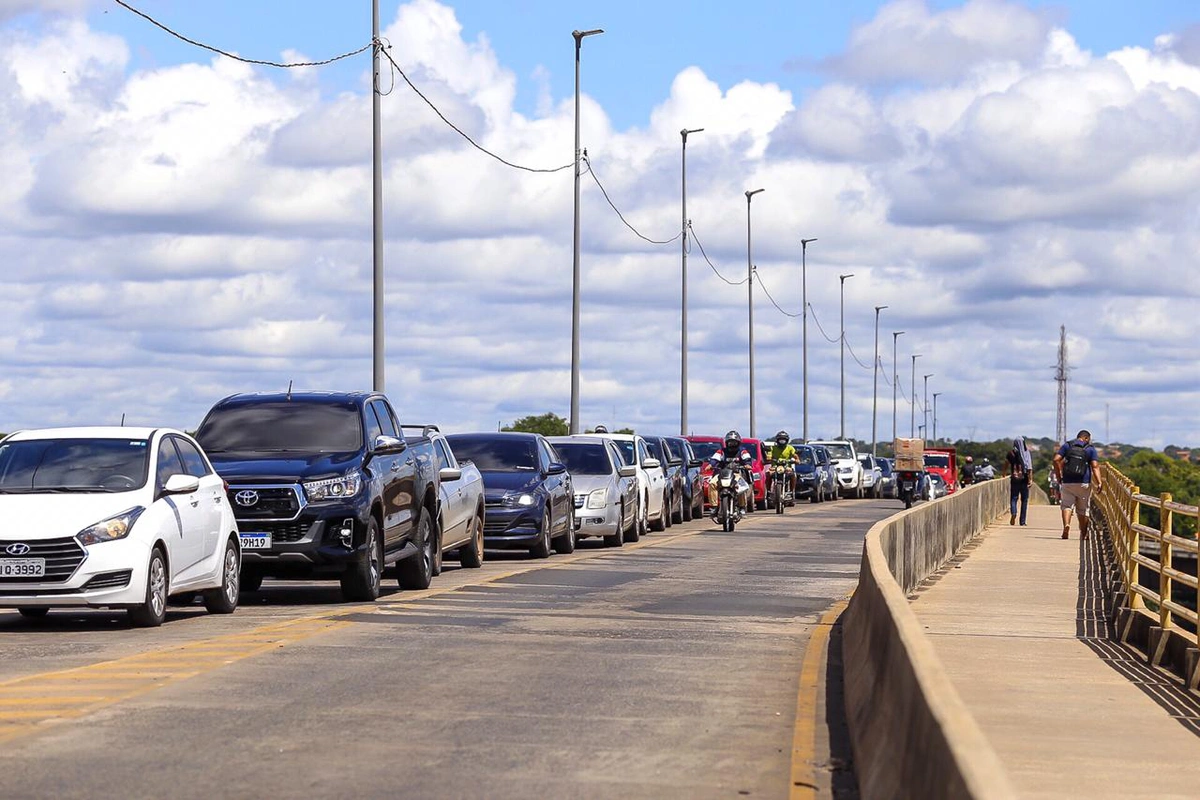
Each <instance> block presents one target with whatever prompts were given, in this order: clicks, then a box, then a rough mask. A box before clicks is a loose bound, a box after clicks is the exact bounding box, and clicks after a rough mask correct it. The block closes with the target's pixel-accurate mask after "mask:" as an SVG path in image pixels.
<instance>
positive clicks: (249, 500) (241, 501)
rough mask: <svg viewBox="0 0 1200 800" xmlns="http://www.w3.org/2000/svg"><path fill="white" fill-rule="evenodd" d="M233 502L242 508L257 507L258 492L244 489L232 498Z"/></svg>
mask: <svg viewBox="0 0 1200 800" xmlns="http://www.w3.org/2000/svg"><path fill="white" fill-rule="evenodd" d="M233 500H234V502H235V503H237V504H238V505H239V506H242V507H243V508H250V507H251V506H256V505H258V492H256V491H254V490H253V489H244V490H242V491H240V492H238V493H237V494H235V495H234V496H233Z"/></svg>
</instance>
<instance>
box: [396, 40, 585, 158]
mask: <svg viewBox="0 0 1200 800" xmlns="http://www.w3.org/2000/svg"><path fill="white" fill-rule="evenodd" d="M379 52H381V53H383V55H384V56H385V57H386V58H387V60H388V61H389V62H391V65H392V69H394V70H395V71H396V72H398V73H399V74H400V77H401V78H403V79H404V82H405V83H407V84H408V88H410V89H412V90H413V91H414V92H416V93H417V97H420V98H421V99H422V100H424V101H425V105H427V106H429V107H430V108H431V109H433V113H435V114H437V115H438V117H439V118H440V119H441V120H442V122H444V123H446V124H447V125H449V126H450V128H451V129H452V130H453V131H454V132H455V133H457V134H458V135H459V136H461V137H462V138H464V139H466V140H467V142H468V143H469V144H470V145H471V146H472V147H474V148H475V149H476V150H478V151H479V152H481V153H483V154H484V155H487V156H491V157H492V158H494V159H496V160H497V161H499V162H500V163H501V164H504V165H505V166H509V167H512V168H513V169H519V170H524V171H525V172H562V171H563V170H564V169H570V168H571V167H573V166H574V165H575V162H571V163H570V164H563V165H562V166H561V167H553V168H551V169H538V168H535V167H526V166H524V165H522V164H514V163H513V162H511V161H509V160H508V159H506V158H503V157H501V156H498V155H496V154H495V153H493V152H492V151H491V150H488V149H487V148H486V147H484V146H483V145H481V144H479V143H478V142H476V141H475V140H474V139H472V138H471V137H470V136H469V135H468V134H467V133H466V132H465V131H463V129H462V128H460V127H458V126H457V125H455V124H454V123H453V122H451V121H450V120H448V119H447V118H446V115H445V114H443V113H442V112H441V111H440V110H439V109H438V107H437V106H435V105H434V104H433V101H432V100H430V99H429V98H428V97H426V96H425V94H424V93H423V92H422V91H421V90H420V89H418V88H417V86H416V84H414V83H413V82H412V81H411V80H410V79H409V77H408V76H407V75H406V74H404V70H402V69H400V65H399V64H397V63H396V59H394V58H392V54H391V53H389V52H388V51H387V48H386V47H383V46H382V45H381V46H380V48H379Z"/></svg>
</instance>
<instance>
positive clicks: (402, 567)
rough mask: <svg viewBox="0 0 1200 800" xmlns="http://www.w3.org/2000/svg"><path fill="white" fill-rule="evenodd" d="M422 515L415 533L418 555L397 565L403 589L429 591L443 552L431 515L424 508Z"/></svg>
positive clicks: (397, 577)
mask: <svg viewBox="0 0 1200 800" xmlns="http://www.w3.org/2000/svg"><path fill="white" fill-rule="evenodd" d="M420 514H421V516H420V517H418V518H417V527H416V531H415V533H416V537H417V539H416V545H417V554H416V555H415V556H409V557H408V558H406V559H404V560H403V561H401V562H400V563H399V564H397V565H396V582H397V583H399V584H400V588H401V589H418V590H420V589H428V588H429V584H430V583H431V582H432V581H433V564H434V562H435V561H436V560H437V554H438V552H439V551H440V550H441V547H440V545H439V543H438V535H437V531H435V530H434V529H433V522H432V520H431V519H430V516H431V515H430V513H429V512H428V511H426V510H425V509H424V508H422V509H421V512H420ZM381 561H382V559H381ZM376 597H378V594H377V595H376ZM372 599H374V598H372Z"/></svg>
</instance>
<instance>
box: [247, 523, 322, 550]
mask: <svg viewBox="0 0 1200 800" xmlns="http://www.w3.org/2000/svg"><path fill="white" fill-rule="evenodd" d="M308 529H309V524H307V523H301V522H254V521H253V520H249V521H243V520H238V530H239V531H241V532H242V533H269V534H271V543H272V544H274V543H276V542H298V541H300V540H301V539H303V538H304V536H305V534H307V533H308Z"/></svg>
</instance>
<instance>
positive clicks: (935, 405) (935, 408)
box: [933, 392, 945, 447]
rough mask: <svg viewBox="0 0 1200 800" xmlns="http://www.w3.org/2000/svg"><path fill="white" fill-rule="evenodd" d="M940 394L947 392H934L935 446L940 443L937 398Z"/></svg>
mask: <svg viewBox="0 0 1200 800" xmlns="http://www.w3.org/2000/svg"><path fill="white" fill-rule="evenodd" d="M939 394H945V393H944V392H934V393H933V446H934V447H937V443H938V435H937V399H938V395H939Z"/></svg>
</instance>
